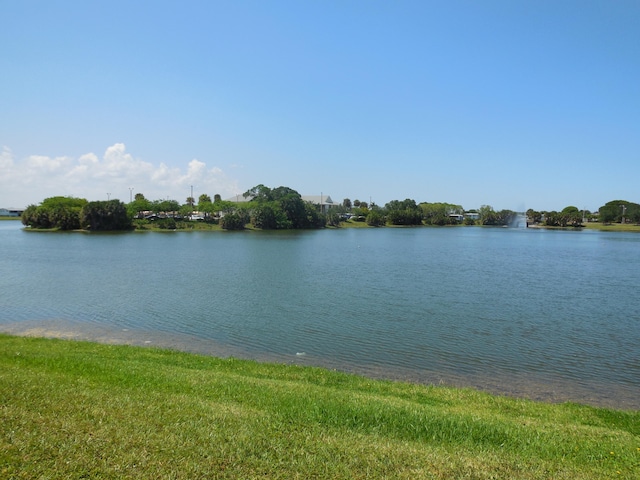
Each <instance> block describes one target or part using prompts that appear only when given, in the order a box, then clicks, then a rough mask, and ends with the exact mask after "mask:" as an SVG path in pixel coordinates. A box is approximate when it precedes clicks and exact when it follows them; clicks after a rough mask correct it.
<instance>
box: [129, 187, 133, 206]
mask: <svg viewBox="0 0 640 480" xmlns="http://www.w3.org/2000/svg"><path fill="white" fill-rule="evenodd" d="M131 202H133V187H129V203H131Z"/></svg>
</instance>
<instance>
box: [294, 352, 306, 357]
mask: <svg viewBox="0 0 640 480" xmlns="http://www.w3.org/2000/svg"><path fill="white" fill-rule="evenodd" d="M305 355H306V353H304V352H296V356H297V357H304V356H305Z"/></svg>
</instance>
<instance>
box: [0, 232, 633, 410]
mask: <svg viewBox="0 0 640 480" xmlns="http://www.w3.org/2000/svg"><path fill="white" fill-rule="evenodd" d="M0 245H2V247H3V248H2V251H3V255H2V257H1V258H0V273H1V275H0V292H1V293H0V331H4V332H8V333H14V334H23V335H25V334H32V335H43V336H58V337H62V338H77V339H89V340H97V341H102V342H112V343H130V344H136V345H153V346H161V347H170V348H175V349H180V350H186V351H193V352H197V353H206V354H212V355H219V356H236V357H240V358H251V359H257V360H260V361H277V362H284V363H295V364H301V365H316V366H322V367H327V368H334V369H338V370H341V371H347V372H353V373H358V374H363V375H368V376H371V377H375V378H389V379H398V380H406V381H412V382H420V383H427V384H447V385H456V386H471V387H476V388H481V389H484V390H487V391H490V392H493V393H498V394H505V395H513V396H518V397H526V398H533V399H539V400H545V401H553V402H556V401H576V402H581V403H587V404H591V405H598V406H608V407H614V408H624V409H638V408H640V348H639V346H640V308H639V307H640V302H639V300H638V287H639V286H640V235H638V234H634V233H624V232H593V231H582V232H579V231H547V230H530V229H524V228H479V227H456V228H382V229H342V230H322V231H304V232H166V233H158V232H147V233H142V232H136V233H123V234H83V233H44V232H31V231H25V230H23V229H22V225H21V224H20V223H19V222H0Z"/></svg>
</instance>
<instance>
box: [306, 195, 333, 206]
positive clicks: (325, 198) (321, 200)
mask: <svg viewBox="0 0 640 480" xmlns="http://www.w3.org/2000/svg"><path fill="white" fill-rule="evenodd" d="M302 199H303V200H304V201H305V202H311V203H313V204H314V205H333V200H331V197H330V196H329V195H302Z"/></svg>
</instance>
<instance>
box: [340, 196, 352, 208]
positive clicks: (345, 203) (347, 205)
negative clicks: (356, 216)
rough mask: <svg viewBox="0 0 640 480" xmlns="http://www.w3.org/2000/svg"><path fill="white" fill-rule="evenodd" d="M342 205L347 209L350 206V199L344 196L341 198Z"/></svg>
mask: <svg viewBox="0 0 640 480" xmlns="http://www.w3.org/2000/svg"><path fill="white" fill-rule="evenodd" d="M342 206H343V207H344V208H346V209H347V210H349V209H350V208H351V200H350V199H348V198H345V199H344V200H342Z"/></svg>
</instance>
